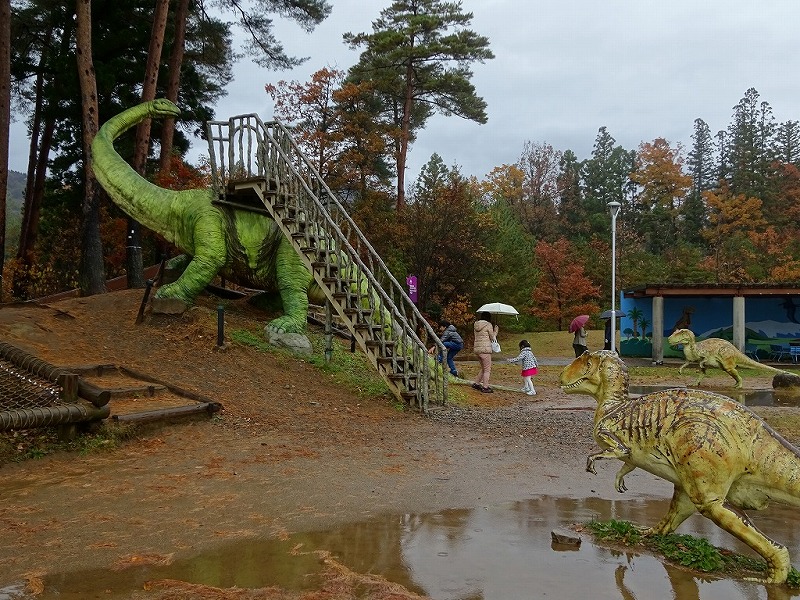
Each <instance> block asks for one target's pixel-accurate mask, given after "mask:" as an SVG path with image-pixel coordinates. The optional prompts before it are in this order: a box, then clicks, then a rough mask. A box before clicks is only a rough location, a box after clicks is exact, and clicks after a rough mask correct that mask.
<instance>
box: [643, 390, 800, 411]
mask: <svg viewBox="0 0 800 600" xmlns="http://www.w3.org/2000/svg"><path fill="white" fill-rule="evenodd" d="M674 387H675V386H663V385H632V386H630V388H629V392H630V393H631V394H633V395H637V396H639V395H643V394H649V393H650V392H658V391H661V390H668V389H671V388H674ZM717 393H720V394H722V395H723V396H728V397H729V398H733V399H734V400H736V401H737V402H741V403H742V404H744V405H745V406H785V407H792V408H797V407H800V394H798V393H797V392H796V391H795V390H793V389H791V388H778V389H771V390H736V389H731V390H725V391H722V392H717Z"/></svg>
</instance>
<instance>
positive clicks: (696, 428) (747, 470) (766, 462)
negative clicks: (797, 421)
mask: <svg viewBox="0 0 800 600" xmlns="http://www.w3.org/2000/svg"><path fill="white" fill-rule="evenodd" d="M628 382H629V379H628V369H627V367H626V366H625V363H623V362H622V360H621V359H620V358H619V357H618V356H617V355H616V354H615V353H614V352H611V351H607V350H598V351H596V352H592V353H588V352H586V353H584V354H583V355H582V356H580V357H579V358H576V359H575V360H574V361H573V362H572V363H571V364H570V365H569V366H567V367H566V368H565V369H564V370H563V371H562V373H561V389H562V390H563V391H564V392H566V393H568V394H588V395H590V396H593V397H594V399H595V400H596V401H597V409H596V411H595V416H594V438H595V440H596V441H597V443H598V444H599V445H600V448H601V450H600V451H599V452H595V453H593V454H590V455H589V457H588V459H587V462H586V470H587V471H589V472H590V473H596V471H595V468H594V462H595V461H596V460H598V459H601V458H617V459H619V460H621V461H622V462H623V463H624V464H623V465H622V467H621V468H620V470H619V471H618V472H617V475H616V479H615V486H616V489H617V490H618V491H619V492H624V491H625V490H626V489H627V488H626V487H625V480H624V477H625V475H627V474H628V473H630V472H631V471H633V470H634V469H636V468H637V467H638V468H640V469H644V470H645V471H649V472H650V473H652V474H654V475H656V476H658V477H661V478H663V479H666V480H668V481H670V482H672V484H673V485H674V492H673V495H672V502H671V503H670V506H669V510H668V511H667V514H666V515H665V516H664V518H663V519H661V521H659V523H658V524H657V525H656V526H655V527H652V528H650V529H649V530H647V531H646V534H647V535H651V534H654V533H656V534H666V533H671V532H673V531H675V529H676V528H677V527H678V526H679V525H680V524H681V523H683V522H684V521H685V520H686V519H687V518H688V517H689V516H691V515H692V514H694V512H695V511H699V512H700V514H702V515H703V516H705V517H707V518H709V519H711V520H712V521H713V522H714V523H716V524H717V525H718V526H719V527H721V528H723V529H724V530H726V531H728V532H729V533H731V534H732V535H734V536H736V537H737V538H739V539H740V540H741V541H742V542H744V543H745V544H747V545H748V546H750V547H751V548H752V549H753V550H755V551H756V552H758V553H759V554H760V555H761V556H762V557H764V560H765V561H766V563H767V576H766V578H765V581H766V582H768V583H782V582H784V581H785V580H786V577H787V575H788V573H789V569H790V567H791V563H790V560H789V552H788V550H787V549H786V548H785V547H784V546H782V545H781V544H778V543H776V542H774V541H772V540H771V539H769V538H768V537H766V536H765V535H764V534H763V533H761V532H760V531H759V530H758V529H757V528H756V527H755V526H754V525H753V524H752V523H751V522H750V520H749V519H748V518H747V516H746V515H745V514H744V513H743V512H741V511H742V510H745V509H754V510H760V509H763V508H766V506H767V505H768V503H769V502H770V501H771V500H774V501H776V502H783V503H786V504H791V505H794V506H800V451H798V449H797V448H795V447H794V446H792V445H791V444H790V443H789V442H787V441H786V440H785V439H784V438H783V437H781V436H780V435H779V434H778V433H776V432H775V431H773V429H772V428H770V427H769V426H768V425H767V424H766V423H764V421H763V420H762V419H761V418H760V417H758V415H756V414H755V413H753V412H752V411H750V410H749V409H748V408H747V407H745V406H743V405H741V404H739V403H738V402H736V401H734V400H732V399H731V398H728V397H727V396H722V395H720V394H714V393H712V392H707V391H704V390H693V389H683V388H680V389H677V388H676V389H670V390H663V391H658V392H653V393H650V394H645V395H643V396H640V397H638V398H630V397H629V396H628Z"/></svg>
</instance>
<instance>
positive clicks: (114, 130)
mask: <svg viewBox="0 0 800 600" xmlns="http://www.w3.org/2000/svg"><path fill="white" fill-rule="evenodd" d="M179 114H180V110H179V109H178V107H177V106H175V104H173V103H172V102H170V101H169V100H165V99H157V100H153V101H150V102H144V103H142V104H139V105H137V106H134V107H132V108H129V109H127V110H125V111H123V112H121V113H119V114H118V115H116V116H114V117H111V118H110V119H109V120H108V121H106V122H105V123H104V124H103V126H102V127H101V128H100V130H99V131H98V133H97V135H96V136H95V138H94V141H93V142H92V168H93V170H94V173H95V176H96V177H97V180H98V181H99V182H100V184H101V185H102V186H103V188H105V190H106V192H108V195H109V196H110V197H111V199H112V200H113V201H114V202H115V203H116V204H117V205H118V206H119V207H120V208H121V209H122V210H123V211H124V212H125V213H127V214H128V215H130V216H131V217H133V218H134V219H136V220H137V221H139V222H140V223H141V224H142V225H144V226H145V227H147V228H149V229H151V230H153V231H154V232H156V233H158V234H160V235H162V236H163V237H164V238H165V239H166V240H167V241H169V242H171V243H173V244H174V245H175V246H177V247H178V248H179V249H180V250H181V251H182V252H185V253H186V255H183V256H179V257H175V258H174V259H172V260H171V261H170V262H169V264H168V266H169V267H170V268H172V269H175V270H181V269H182V273H181V275H180V276H179V277H178V279H177V280H176V281H174V282H173V283H168V284H166V285H163V286H160V287H159V288H158V290H157V291H156V293H155V298H156V299H173V300H175V301H178V302H179V303H183V305H184V307H186V306H189V305H191V304H192V303H193V302H194V299H195V298H196V297H197V295H198V294H199V293H200V292H201V291H203V289H205V287H206V286H207V285H208V284H209V283H211V281H212V280H213V279H214V277H216V276H217V275H218V274H220V275H223V276H224V277H225V278H226V279H228V280H229V281H233V282H236V283H238V284H240V285H243V286H247V287H253V288H259V289H264V290H271V291H274V290H276V289H277V291H278V292H279V293H280V297H281V301H282V303H283V311H284V314H283V315H282V316H280V317H278V318H276V319H274V320H272V321H271V322H270V323H269V325H268V329H269V330H270V331H273V332H280V333H303V332H304V331H305V329H306V321H307V317H308V302H309V301H308V299H309V294H311V296H312V299H313V300H314V301H315V302H318V303H323V302H324V296H323V295H322V292H321V291H320V290H319V288H318V287H317V286H316V285H312V283H313V277H312V276H311V273H310V272H309V271H308V269H307V268H306V267H305V265H304V264H303V262H302V261H301V259H300V257H299V256H298V255H297V254H296V252H295V251H294V249H293V248H292V246H291V243H290V242H289V241H288V240H287V239H286V238H285V236H284V235H283V234H282V233H281V231H280V229H279V228H278V226H277V224H276V223H275V222H274V221H273V220H272V219H270V218H269V217H267V216H265V215H263V214H259V213H253V212H250V211H244V210H237V209H235V208H231V207H226V206H217V205H215V204H212V200H213V191H212V190H211V189H210V188H208V189H205V188H200V189H192V190H183V191H173V190H167V189H163V188H160V187H158V186H156V185H154V184H153V183H150V182H149V181H147V180H146V179H144V178H143V177H141V176H140V175H139V174H138V173H136V171H134V169H133V168H131V166H130V165H129V164H128V163H126V162H125V161H124V160H123V159H122V157H121V156H120V155H119V154H118V153H117V151H116V150H115V149H114V140H115V139H117V138H118V137H119V136H120V135H122V134H123V133H124V132H125V131H127V130H128V129H130V128H131V127H133V126H135V125H137V124H138V123H139V122H141V121H143V120H144V119H147V118H164V117H173V118H175V117H177V116H179ZM315 292H316V293H315Z"/></svg>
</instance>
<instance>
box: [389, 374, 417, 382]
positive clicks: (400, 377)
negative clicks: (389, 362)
mask: <svg viewBox="0 0 800 600" xmlns="http://www.w3.org/2000/svg"><path fill="white" fill-rule="evenodd" d="M418 378H419V375H418V374H417V373H407V374H406V373H389V379H391V380H392V381H412V382H416V380H417V379H418Z"/></svg>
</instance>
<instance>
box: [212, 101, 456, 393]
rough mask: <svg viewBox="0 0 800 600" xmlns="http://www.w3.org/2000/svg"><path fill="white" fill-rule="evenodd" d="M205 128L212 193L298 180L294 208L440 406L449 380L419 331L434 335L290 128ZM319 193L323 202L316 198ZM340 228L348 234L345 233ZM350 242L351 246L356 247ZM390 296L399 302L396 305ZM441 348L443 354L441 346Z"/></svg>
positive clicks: (285, 185) (245, 120)
mask: <svg viewBox="0 0 800 600" xmlns="http://www.w3.org/2000/svg"><path fill="white" fill-rule="evenodd" d="M226 129H227V133H226ZM207 130H208V143H209V150H210V157H209V160H210V164H211V173H212V185H213V188H214V192H215V194H217V196H218V197H220V198H225V197H226V195H227V186H228V184H230V183H233V182H236V181H242V180H254V179H257V180H263V181H264V182H265V183H267V184H268V185H270V184H273V183H274V185H275V186H276V187H277V188H278V189H284V190H285V191H287V192H288V193H287V195H288V196H291V195H292V194H291V193H290V192H291V191H292V190H293V189H294V187H293V186H294V183H295V182H299V184H300V187H301V190H295V191H297V192H302V193H296V194H295V195H294V201H295V202H296V203H297V205H296V206H295V208H296V209H297V210H298V212H299V213H302V214H304V215H306V216H313V217H314V220H315V222H316V223H317V224H321V225H324V226H323V228H322V232H324V234H325V235H326V236H327V237H330V238H332V239H333V240H334V247H333V248H330V249H329V250H330V251H331V252H334V253H335V254H337V255H338V253H339V252H344V255H345V256H346V261H341V259H340V262H339V265H340V266H342V265H345V264H346V265H347V269H348V270H354V271H355V272H356V275H357V277H363V278H364V279H365V280H366V282H367V293H366V294H359V296H360V297H361V298H362V300H363V299H364V298H366V299H367V301H368V302H369V303H370V305H372V303H373V302H375V300H376V297H377V299H378V300H379V303H378V304H379V306H378V309H379V310H380V311H381V312H380V314H381V317H382V318H385V317H388V320H389V322H390V325H391V327H390V331H391V332H392V336H393V338H394V339H395V341H399V342H402V348H403V349H404V350H405V351H410V352H411V354H412V355H415V356H416V357H417V358H418V359H419V360H418V361H416V362H415V364H417V365H419V364H421V365H423V369H422V372H423V375H424V382H425V384H424V385H425V389H423V390H422V392H421V393H423V395H424V398H422V399H420V400H422V401H423V402H425V403H426V404H427V397H428V395H429V394H428V393H427V392H429V390H428V389H427V386H428V382H429V381H431V380H432V381H433V383H434V388H435V391H436V394H435V395H436V397H437V399H439V400H440V401H441V402H442V403H444V402H445V401H446V397H447V379H446V377H444V376H442V378H441V382H440V381H439V377H438V371H439V370H438V369H436V368H433V372H432V373H431V366H430V364H429V361H428V360H426V354H427V349H426V346H425V344H424V343H423V342H422V340H420V338H419V336H418V335H417V331H422V330H424V331H425V332H426V334H427V335H428V337H429V339H432V340H435V342H434V343H435V344H436V345H440V341H439V338H438V336H437V335H436V334H435V332H434V331H433V329H432V328H431V326H430V324H429V323H428V322H427V321H426V320H425V319H424V317H422V314H421V313H420V312H419V310H418V309H417V307H416V305H415V304H414V303H413V302H412V301H411V299H410V298H409V297H408V294H406V292H405V290H404V289H403V287H402V286H401V285H400V283H399V282H398V281H397V280H396V278H395V277H394V275H392V273H391V272H390V271H389V269H388V267H387V266H386V264H385V263H384V262H383V260H382V259H381V257H380V256H379V255H378V253H377V252H376V251H375V249H374V248H373V247H372V245H371V244H370V243H369V241H368V240H367V239H366V237H365V236H364V235H363V233H362V232H361V230H360V229H359V228H358V226H357V225H356V224H355V222H354V221H353V220H352V218H351V217H350V215H349V214H348V213H347V211H346V210H345V208H344V207H343V206H342V204H341V202H340V201H339V199H338V197H337V196H336V194H334V192H333V191H332V190H331V189H330V187H329V186H328V185H327V183H325V181H324V180H323V179H322V177H321V176H320V174H319V172H318V171H317V169H316V168H315V167H314V166H313V165H312V164H311V163H310V161H309V160H308V158H307V157H306V156H305V154H304V153H303V152H302V150H301V149H300V148H299V146H298V145H297V143H296V142H295V140H294V139H293V137H292V136H291V133H290V131H289V129H288V128H287V127H285V126H284V125H283V124H281V123H279V122H278V121H270V122H268V123H266V124H265V123H263V122H262V121H261V119H260V117H259V116H258V115H255V114H247V115H239V116H235V117H231V118H230V119H228V121H210V122H208V123H207ZM215 144H216V145H217V147H216V148H215ZM217 150H218V152H217ZM237 150H238V152H237ZM217 157H219V163H218V162H217ZM292 158H294V159H295V160H292ZM301 171H302V172H301ZM323 195H324V198H325V201H324V202H323V200H322V199H321V198H320V197H321V196H323ZM302 200H307V201H310V203H311V207H309V206H308V205H307V204H302ZM309 208H311V210H309ZM343 227H344V228H345V229H347V231H348V233H349V234H350V236H348V235H347V234H346V233H345V231H343ZM322 232H319V233H322ZM351 242H355V244H356V246H357V247H354V246H353V243H351ZM362 256H363V257H364V259H363V260H362ZM364 260H367V262H368V263H369V265H367V264H365V262H364ZM376 272H377V273H379V275H380V279H381V280H383V281H384V284H383V285H382V284H381V282H380V281H379V280H378V277H376V275H375V273H376ZM386 287H388V288H389V292H391V294H390V293H389V292H387V290H386ZM359 290H360V285H359ZM394 298H397V299H398V301H397V302H395V300H394ZM398 304H399V306H398ZM383 311H386V313H388V314H385V313H384V312H383ZM398 330H399V331H398ZM407 340H408V341H407ZM409 343H410V344H411V349H410V350H409V348H408V344H409ZM441 349H442V350H444V348H443V347H442V348H441ZM405 351H404V352H403V354H405V353H406V352H405Z"/></svg>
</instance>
